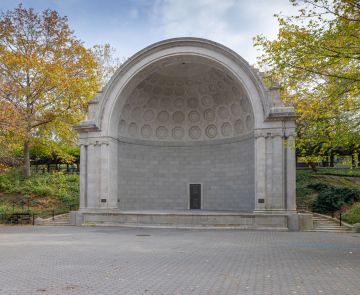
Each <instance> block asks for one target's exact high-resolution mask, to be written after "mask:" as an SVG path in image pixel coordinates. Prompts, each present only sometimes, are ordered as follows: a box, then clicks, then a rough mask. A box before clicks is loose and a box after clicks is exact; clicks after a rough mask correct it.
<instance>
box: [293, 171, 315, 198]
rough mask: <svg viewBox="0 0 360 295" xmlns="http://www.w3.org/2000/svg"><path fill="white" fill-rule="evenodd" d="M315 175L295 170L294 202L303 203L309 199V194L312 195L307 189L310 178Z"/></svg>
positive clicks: (312, 172) (310, 172)
mask: <svg viewBox="0 0 360 295" xmlns="http://www.w3.org/2000/svg"><path fill="white" fill-rule="evenodd" d="M315 174H316V173H315V172H314V171H312V170H297V171H296V202H297V203H304V202H308V201H309V200H310V199H311V196H310V195H311V194H313V193H314V191H313V190H312V189H310V188H309V187H308V185H309V184H310V182H311V181H310V179H311V176H313V175H315Z"/></svg>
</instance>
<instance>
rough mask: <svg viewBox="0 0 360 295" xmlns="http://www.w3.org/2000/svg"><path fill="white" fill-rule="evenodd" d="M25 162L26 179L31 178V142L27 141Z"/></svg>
mask: <svg viewBox="0 0 360 295" xmlns="http://www.w3.org/2000/svg"><path fill="white" fill-rule="evenodd" d="M24 162H25V177H30V175H31V169H30V168H31V166H30V148H29V142H27V141H25V145H24Z"/></svg>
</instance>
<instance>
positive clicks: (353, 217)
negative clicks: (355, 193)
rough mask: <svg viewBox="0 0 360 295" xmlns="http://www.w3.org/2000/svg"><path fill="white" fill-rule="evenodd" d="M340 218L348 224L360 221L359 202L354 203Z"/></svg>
mask: <svg viewBox="0 0 360 295" xmlns="http://www.w3.org/2000/svg"><path fill="white" fill-rule="evenodd" d="M341 219H342V220H344V221H345V222H347V223H349V224H355V223H360V204H357V205H355V206H354V207H353V208H352V209H351V210H350V211H349V212H347V213H345V214H343V215H342V216H341Z"/></svg>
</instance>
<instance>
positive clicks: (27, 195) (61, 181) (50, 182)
mask: <svg viewBox="0 0 360 295" xmlns="http://www.w3.org/2000/svg"><path fill="white" fill-rule="evenodd" d="M79 189H80V188H79V176H78V175H76V174H74V175H65V174H63V173H61V172H58V173H45V174H33V175H31V176H30V177H29V178H25V177H24V175H23V173H22V172H21V171H19V170H17V169H11V170H10V171H8V172H6V173H4V174H1V175H0V191H1V192H3V194H2V196H0V206H1V207H3V209H4V208H8V207H9V208H10V207H11V208H12V201H15V202H17V203H18V202H20V201H21V200H24V199H28V200H30V204H31V205H30V206H34V207H39V210H47V209H49V208H55V207H58V206H69V205H72V204H75V205H76V204H78V203H79ZM36 204H38V205H36ZM40 207H41V208H40ZM4 210H5V211H6V209H4ZM4 210H2V211H4Z"/></svg>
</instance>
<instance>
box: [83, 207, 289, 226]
mask: <svg viewBox="0 0 360 295" xmlns="http://www.w3.org/2000/svg"><path fill="white" fill-rule="evenodd" d="M83 216H84V219H83V223H82V225H83V226H119V227H141V228H146V227H147V228H149V227H150V228H187V229H189V228H190V229H195V228H199V229H200V228H201V229H213V228H237V229H252V230H254V229H258V230H280V231H287V230H288V227H287V215H286V214H254V213H245V212H240V211H233V210H196V209H183V210H129V211H112V212H104V211H92V212H84V213H83Z"/></svg>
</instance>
